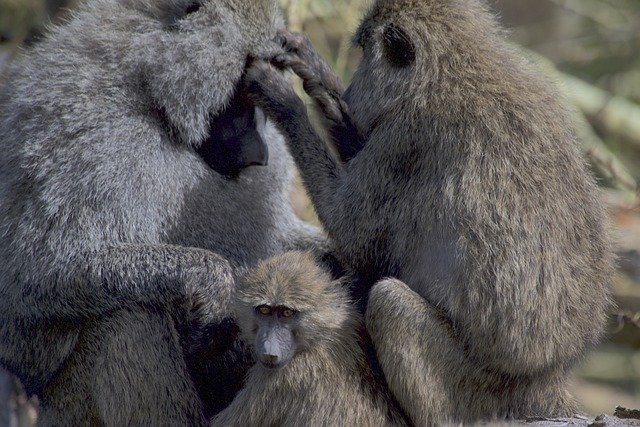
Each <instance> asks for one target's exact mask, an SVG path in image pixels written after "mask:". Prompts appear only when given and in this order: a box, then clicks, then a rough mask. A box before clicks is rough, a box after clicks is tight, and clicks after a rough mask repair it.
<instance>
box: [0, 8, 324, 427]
mask: <svg viewBox="0 0 640 427" xmlns="http://www.w3.org/2000/svg"><path fill="white" fill-rule="evenodd" d="M281 26H282V19H281V16H280V14H279V11H278V9H277V6H276V2H275V1H274V0H273V1H272V0H256V1H250V2H248V1H244V0H215V1H214V0H201V1H199V0H154V1H147V0H88V1H87V2H86V3H85V4H84V5H82V6H81V7H80V8H79V9H78V10H77V11H75V12H73V14H72V15H71V16H70V17H69V19H68V20H67V21H66V22H65V23H63V24H61V25H59V26H57V27H54V28H52V29H51V30H50V31H49V33H48V34H47V35H46V37H45V38H44V39H43V40H42V41H40V42H39V43H38V44H36V45H35V46H34V47H33V48H30V49H29V50H27V51H25V53H24V54H23V55H22V57H21V58H19V59H17V60H16V61H15V62H14V63H12V64H11V66H10V68H9V70H8V79H7V81H6V84H5V85H4V87H3V91H2V93H1V94H0V149H1V151H2V155H1V156H0V365H2V366H5V367H7V368H8V369H9V370H10V371H12V372H13V373H15V374H17V375H18V376H19V377H20V379H21V380H22V382H23V383H24V385H25V386H26V388H27V390H28V392H29V393H30V394H31V393H35V394H37V395H38V397H39V399H40V402H41V409H42V411H41V414H40V421H41V422H42V423H43V424H45V425H47V424H56V425H59V424H63V425H67V424H68V425H85V424H94V423H100V424H107V425H130V424H133V425H150V424H153V425H184V424H189V425H197V424H200V423H203V422H204V419H203V418H204V417H203V405H202V404H201V401H200V399H199V398H198V396H197V393H196V391H195V388H194V381H193V380H192V378H190V376H189V374H188V372H187V370H188V369H187V368H188V367H187V365H186V361H185V356H184V353H185V349H187V348H189V349H190V348H191V347H192V346H193V345H194V343H193V337H194V336H199V332H200V330H201V329H205V328H213V329H216V325H217V324H218V323H219V322H221V320H222V319H224V318H227V317H229V314H230V313H229V308H228V303H229V298H230V295H231V294H232V291H233V287H234V286H235V285H234V277H235V276H236V275H237V274H239V272H241V271H243V270H244V269H245V268H247V267H249V266H251V265H253V264H255V263H256V262H257V261H258V260H260V259H264V258H267V257H270V256H272V255H275V254H277V253H281V252H282V251H284V250H288V249H294V248H305V247H309V246H312V245H313V244H315V243H316V242H320V243H321V239H320V238H319V237H317V236H316V234H317V233H316V230H315V229H313V228H311V227H308V226H306V225H304V224H303V223H302V222H301V221H299V220H298V219H297V218H296V217H295V215H294V213H293V211H292V209H291V207H290V205H289V190H290V178H291V174H292V167H293V163H292V160H291V157H290V156H289V155H288V153H287V151H286V148H285V145H284V141H283V140H282V137H281V135H279V134H278V133H277V131H276V130H275V127H274V126H273V125H272V124H271V123H268V122H265V121H264V119H263V118H261V115H260V113H259V111H255V107H254V106H253V105H252V104H250V103H249V102H248V101H247V98H246V96H244V95H243V94H242V90H241V88H242V84H241V83H240V82H241V78H242V74H243V72H244V70H245V68H246V64H247V62H248V60H249V58H253V57H263V56H265V55H273V54H274V53H275V52H277V51H280V50H281V48H280V47H279V46H278V45H276V44H274V43H273V41H272V40H273V37H274V36H275V34H276V29H277V28H280V27H281ZM236 120H237V121H236ZM229 123H231V124H229ZM230 130H231V132H230V133H229V131H230ZM234 132H235V133H234ZM265 144H266V146H267V147H268V150H269V151H270V152H271V154H272V155H271V159H270V160H269V162H268V166H261V167H248V166H250V165H252V164H262V165H265V164H266V163H267V159H266V150H265ZM209 145H210V146H209ZM227 145H233V146H235V147H236V151H232V150H226V149H225V146H227ZM227 148H228V147H227ZM247 153H249V155H247V156H245V154H247ZM216 156H226V157H224V158H222V159H221V158H219V157H218V158H215V157H216ZM221 160H222V161H221ZM221 327H222V333H224V331H225V330H230V331H231V332H230V333H231V334H232V333H233V328H231V327H226V326H225V323H223V324H222V326H221ZM223 338H224V337H223ZM221 340H222V338H221ZM221 342H222V341H221ZM221 342H216V343H214V344H219V346H222V347H224V346H227V345H228V347H230V348H232V349H235V348H237V347H238V346H236V345H234V340H233V336H231V339H228V337H227V339H225V340H224V343H222V344H221ZM196 344H197V343H196ZM196 350H197V348H196ZM216 350H217V351H219V352H220V353H221V354H223V355H226V351H225V348H220V347H218V348H217V349H216ZM194 351H195V350H194ZM232 360H233V358H232ZM238 360H239V361H242V362H243V363H244V362H246V361H247V358H244V357H243V356H242V355H240V356H239V357H238ZM212 363H213V366H214V368H212V369H213V371H215V363H216V362H215V361H213V362H212ZM224 363H231V362H229V357H226V356H225V362H224ZM247 363H248V362H247ZM249 366H250V365H248V366H247V368H248V367H249ZM221 369H223V370H224V369H226V365H223V366H222V367H221ZM221 375H223V378H224V380H225V381H227V380H228V379H229V378H228V375H227V374H226V372H225V373H222V374H221ZM224 375H227V376H224ZM217 380H218V378H217V377H214V378H210V379H208V381H209V382H210V383H213V384H216V381H217ZM235 380H237V382H236V383H234V384H223V385H224V386H225V387H224V389H223V390H222V394H221V395H220V396H218V397H219V399H221V400H220V401H218V402H214V404H217V405H222V406H224V402H225V401H227V402H230V401H231V400H232V399H233V392H234V391H235V390H236V389H239V388H240V387H241V384H242V374H240V376H239V378H236V379H235ZM205 409H206V408H205ZM214 412H215V410H214Z"/></svg>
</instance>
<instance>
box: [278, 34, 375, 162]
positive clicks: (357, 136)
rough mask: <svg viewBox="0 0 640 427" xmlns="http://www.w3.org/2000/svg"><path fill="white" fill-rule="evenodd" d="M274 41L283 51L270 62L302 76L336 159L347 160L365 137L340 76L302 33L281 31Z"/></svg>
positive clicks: (360, 145) (354, 153) (355, 152)
mask: <svg viewBox="0 0 640 427" xmlns="http://www.w3.org/2000/svg"><path fill="white" fill-rule="evenodd" d="M277 41H278V42H279V43H280V44H281V45H282V46H283V48H284V50H285V53H283V54H280V55H278V56H276V57H275V58H274V63H275V64H277V65H278V66H280V67H288V68H291V70H292V71H293V72H294V73H296V74H297V75H298V76H299V77H300V78H301V79H302V82H303V85H304V90H305V92H307V94H308V95H309V96H310V97H311V99H313V100H314V102H315V104H316V106H317V107H318V109H319V110H320V113H321V117H322V119H323V121H324V125H325V127H326V129H327V130H328V131H329V135H330V136H331V139H332V141H333V144H334V146H335V149H336V151H337V152H338V155H339V156H340V160H341V161H342V162H348V161H349V160H351V159H352V158H354V157H355V156H356V155H357V154H358V152H360V150H361V149H362V148H363V147H364V145H365V138H364V137H363V136H362V134H361V133H360V131H359V130H358V127H357V126H356V124H355V122H354V120H353V119H352V118H351V113H350V112H349V106H348V105H347V103H346V102H345V101H344V100H343V99H342V96H343V94H344V91H345V87H344V83H343V82H342V79H341V78H340V77H339V76H338V75H337V74H336V73H334V72H333V70H332V69H331V67H330V66H329V64H327V62H326V61H325V60H324V59H323V58H322V56H320V54H319V53H318V52H317V51H316V50H315V49H314V47H313V45H312V44H311V40H309V37H308V36H307V35H306V34H302V33H291V32H288V31H286V30H281V31H280V32H279V33H278V38H277Z"/></svg>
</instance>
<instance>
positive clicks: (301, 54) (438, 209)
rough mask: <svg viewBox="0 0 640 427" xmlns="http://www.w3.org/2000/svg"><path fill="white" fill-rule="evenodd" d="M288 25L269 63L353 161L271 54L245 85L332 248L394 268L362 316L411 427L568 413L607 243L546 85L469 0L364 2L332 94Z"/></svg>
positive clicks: (607, 272) (383, 269) (332, 80)
mask: <svg viewBox="0 0 640 427" xmlns="http://www.w3.org/2000/svg"><path fill="white" fill-rule="evenodd" d="M283 37H284V44H285V47H286V48H287V49H288V50H289V51H290V53H288V54H287V55H283V56H279V57H276V58H275V62H276V63H279V64H280V65H289V66H291V67H292V68H293V70H294V71H295V72H296V73H298V74H299V75H300V76H301V77H302V78H303V79H304V83H305V88H306V89H307V90H308V92H309V93H310V95H311V96H312V97H313V98H314V99H315V100H316V102H317V103H318V104H319V105H320V107H321V110H322V112H323V113H324V116H325V119H326V123H327V125H328V126H329V127H330V129H329V131H330V132H329V134H330V135H331V136H332V138H333V139H334V142H335V143H336V144H337V145H338V152H339V153H340V154H341V157H342V158H343V159H344V160H349V158H351V159H350V160H349V161H348V162H346V163H344V162H341V161H340V160H339V159H336V158H335V157H334V155H332V153H331V152H330V151H329V150H328V148H327V146H326V145H325V144H324V142H323V141H322V140H321V139H320V138H319V137H318V136H317V135H316V133H315V132H314V129H313V127H312V125H311V123H310V122H309V120H308V117H307V113H306V110H305V107H304V105H303V103H302V102H301V101H300V99H299V98H298V97H297V96H296V95H295V93H294V92H293V91H292V89H291V87H290V85H289V84H288V82H287V80H286V79H285V78H284V77H283V76H282V75H281V73H279V72H278V71H277V70H276V69H275V68H274V67H273V66H272V65H270V64H268V63H265V62H256V63H254V64H253V66H252V67H251V69H250V70H249V71H248V74H247V76H246V78H247V82H248V87H249V91H250V92H251V93H252V94H253V95H252V96H253V97H254V99H255V100H256V102H257V103H258V104H259V105H260V106H261V107H262V108H263V110H264V111H265V112H266V114H267V115H268V116H269V117H272V118H273V119H274V120H275V121H276V122H277V123H278V125H279V127H280V128H281V129H282V130H283V131H284V133H285V136H286V137H287V138H288V142H289V147H290V150H291V152H292V154H293V156H294V159H295V161H296V163H297V165H298V167H299V169H300V170H301V174H302V177H303V180H304V182H305V185H306V187H307V189H308V190H309V193H310V195H311V197H312V200H313V202H314V204H315V207H316V209H317V212H318V216H319V218H320V220H321V222H322V224H323V225H324V227H325V229H326V230H327V232H328V234H329V236H330V237H331V238H332V240H333V242H334V244H335V245H336V247H337V249H338V252H339V253H340V255H341V256H342V257H343V258H344V259H345V260H346V261H347V263H348V264H349V265H350V266H351V268H353V269H354V270H356V271H357V272H358V274H359V275H360V276H363V277H365V278H366V279H367V281H368V282H369V283H374V282H375V281H376V280H379V279H383V278H385V277H396V278H398V279H399V280H384V281H383V282H381V283H378V284H377V285H375V286H374V287H373V288H372V290H371V293H370V295H369V298H370V299H369V304H368V308H367V313H366V324H367V329H368V331H369V333H370V334H371V336H372V340H373V343H374V346H375V348H376V352H377V356H378V358H379V361H380V364H381V366H382V368H383V371H384V373H385V376H386V379H387V381H388V383H389V386H390V389H391V391H392V392H393V393H394V395H395V396H396V398H397V399H398V401H399V402H400V404H401V405H402V407H403V408H404V410H405V411H406V412H407V413H408V415H409V416H410V417H411V419H412V420H413V422H414V423H415V424H417V425H425V424H432V423H441V422H463V421H472V420H478V419H492V418H508V417H523V416H536V415H539V416H552V415H571V414H573V413H574V411H575V404H574V401H573V399H572V398H571V397H570V395H569V394H568V393H567V390H566V378H567V376H568V374H569V371H570V370H571V368H572V367H573V366H575V364H576V362H577V361H579V360H580V359H581V358H582V357H583V355H584V354H585V353H586V351H587V350H588V349H589V348H591V347H592V346H593V345H594V344H595V343H597V342H598V340H599V339H600V337H601V336H602V332H603V326H604V324H605V317H606V311H607V307H608V306H609V291H608V285H609V282H610V280H611V275H612V253H611V243H610V235H609V232H608V229H607V225H606V220H605V218H606V213H605V210H604V209H603V206H602V203H601V202H600V200H599V199H598V191H597V188H596V185H595V183H594V179H593V178H592V176H591V175H590V174H589V172H588V171H587V168H586V167H585V163H584V160H583V159H582V157H581V156H580V153H579V150H578V147H577V146H576V144H575V138H574V135H573V132H572V130H571V123H570V121H569V120H568V116H567V114H566V112H565V108H564V107H563V105H562V103H561V102H560V100H559V99H558V98H559V96H558V93H557V91H556V90H555V89H554V88H553V86H552V85H550V84H549V83H548V82H547V81H546V80H545V79H544V78H542V77H541V76H539V75H538V74H537V73H535V72H533V71H532V69H531V66H530V65H529V64H528V63H527V62H526V61H525V60H523V59H522V58H521V57H520V56H519V55H518V53H517V52H515V51H514V50H513V49H512V48H511V47H510V46H509V45H508V43H507V42H506V41H504V40H503V39H502V34H501V32H500V30H499V28H498V25H497V24H496V23H495V21H494V17H493V16H492V15H491V13H490V12H489V11H488V10H487V8H486V6H485V5H484V4H483V3H482V2H481V1H479V0H464V1H463V0H420V1H416V0H378V1H377V2H375V3H374V5H373V6H372V8H371V9H370V11H369V12H368V14H367V15H366V17H365V18H364V20H363V22H362V24H361V25H360V28H359V29H358V31H357V34H356V37H355V41H356V42H357V44H358V45H360V46H361V47H362V49H363V59H362V62H361V64H360V66H359V67H358V69H357V71H356V73H355V74H354V77H353V81H352V82H351V85H350V86H349V88H348V89H347V90H346V92H345V93H344V94H342V89H341V84H339V79H337V78H336V77H335V76H334V75H333V74H332V73H331V72H330V69H329V67H327V66H326V65H318V64H322V61H321V59H319V57H318V55H317V54H316V53H315V52H313V50H312V48H311V46H310V45H309V44H308V43H306V42H305V41H304V38H302V37H300V36H296V35H290V34H283ZM337 82H338V83H337ZM341 97H342V98H341ZM345 154H346V155H345ZM400 280H401V281H402V282H404V283H406V284H407V285H404V284H403V283H402V282H400Z"/></svg>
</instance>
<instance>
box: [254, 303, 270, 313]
mask: <svg viewBox="0 0 640 427" xmlns="http://www.w3.org/2000/svg"><path fill="white" fill-rule="evenodd" d="M256 313H258V314H260V315H262V316H270V315H271V307H269V306H268V305H261V306H258V307H256Z"/></svg>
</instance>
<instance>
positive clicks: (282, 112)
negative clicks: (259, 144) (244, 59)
mask: <svg viewBox="0 0 640 427" xmlns="http://www.w3.org/2000/svg"><path fill="white" fill-rule="evenodd" d="M245 81H246V84H247V90H248V93H249V94H250V95H251V97H252V98H253V100H254V102H255V103H256V104H257V105H259V106H260V107H261V108H262V109H263V110H264V111H265V113H266V114H267V115H268V116H269V117H270V118H271V119H272V120H273V121H274V122H275V123H276V125H277V126H278V127H279V128H280V130H281V131H282V133H283V134H284V135H285V137H286V140H287V144H288V145H289V151H291V154H292V156H293V158H294V160H295V162H296V164H297V165H298V168H299V170H300V174H301V176H302V180H303V181H304V183H305V186H306V188H307V190H308V191H309V194H310V196H311V200H312V201H313V204H314V206H315V207H316V209H317V213H318V217H319V218H320V222H321V223H322V224H324V225H325V227H330V226H331V224H332V222H333V221H331V220H332V218H335V216H334V215H331V214H330V212H331V210H332V209H334V208H335V207H336V206H337V204H336V203H335V198H336V195H337V192H338V188H339V186H340V184H341V182H342V179H343V174H344V169H343V166H342V164H341V163H340V162H339V161H338V160H337V159H336V157H335V156H334V155H333V154H332V153H331V151H330V150H329V148H328V147H327V145H326V144H325V143H324V141H323V140H322V139H321V138H320V137H319V136H318V134H317V133H316V132H315V130H314V128H313V126H312V124H311V122H310V121H309V117H308V116H307V111H306V108H305V106H304V104H303V102H302V100H300V98H299V97H298V95H296V93H295V92H294V90H293V89H292V88H291V84H290V83H289V82H288V81H287V79H286V78H285V77H284V76H283V75H282V73H281V72H279V71H278V70H277V69H275V68H274V67H273V66H272V65H271V64H269V63H267V62H264V61H255V62H254V63H253V64H252V65H251V66H250V67H249V69H248V70H247V74H246V76H245ZM334 231H335V230H328V232H329V235H332V234H333V232H334Z"/></svg>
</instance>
